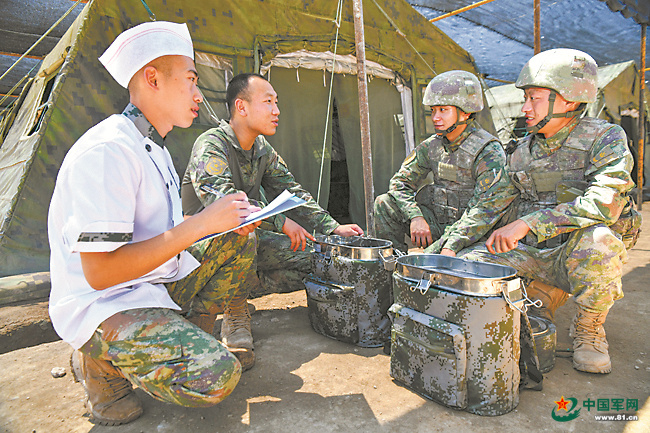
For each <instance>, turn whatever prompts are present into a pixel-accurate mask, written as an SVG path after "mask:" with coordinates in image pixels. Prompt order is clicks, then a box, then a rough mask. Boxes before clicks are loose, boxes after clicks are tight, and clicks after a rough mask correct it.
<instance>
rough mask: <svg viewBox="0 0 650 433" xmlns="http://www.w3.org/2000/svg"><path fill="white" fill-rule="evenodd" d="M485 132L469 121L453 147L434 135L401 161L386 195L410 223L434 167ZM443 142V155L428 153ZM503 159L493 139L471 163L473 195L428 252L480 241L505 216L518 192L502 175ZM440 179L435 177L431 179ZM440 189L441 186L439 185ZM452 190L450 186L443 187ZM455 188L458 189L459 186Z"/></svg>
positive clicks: (501, 148) (455, 250) (499, 145)
mask: <svg viewBox="0 0 650 433" xmlns="http://www.w3.org/2000/svg"><path fill="white" fill-rule="evenodd" d="M479 131H480V132H484V130H483V129H482V128H481V127H480V126H479V125H478V123H477V122H476V121H474V120H470V122H469V123H468V124H467V128H465V131H463V133H462V134H461V135H460V136H459V137H458V138H457V139H456V140H454V142H453V143H449V142H448V141H447V140H446V139H441V138H440V137H439V136H437V135H434V136H432V137H430V138H428V139H427V140H425V141H423V142H422V143H421V144H420V145H419V146H417V147H416V148H415V150H414V151H413V152H412V153H411V154H410V155H409V156H408V157H407V158H406V159H405V160H404V162H403V163H402V166H401V167H400V169H399V171H398V172H397V173H395V175H394V176H393V177H392V179H391V180H390V184H389V190H388V194H390V195H391V196H393V198H394V199H395V200H396V201H397V203H398V206H400V208H401V210H402V213H403V214H404V215H405V216H406V217H407V218H408V219H409V220H412V219H413V218H415V217H418V216H422V211H421V210H420V208H419V206H418V203H417V202H416V200H415V196H416V192H417V190H418V187H419V186H420V185H421V184H422V183H423V182H424V181H425V179H426V178H427V176H428V175H429V173H430V172H432V168H433V167H439V163H444V162H445V161H439V160H437V159H436V160H432V157H434V158H437V157H436V156H435V155H439V156H440V158H441V159H444V158H446V157H447V156H449V154H453V153H454V152H457V151H458V149H459V148H460V146H461V145H462V143H463V142H464V141H465V140H467V139H468V137H470V135H471V134H473V133H478V132H479ZM441 141H442V146H444V151H443V152H442V154H439V153H436V152H430V148H431V147H432V146H436V147H437V146H438V145H439V143H440V142H441ZM505 164H506V155H505V152H504V150H503V147H502V146H501V144H500V143H499V141H498V140H497V139H496V138H495V139H494V140H492V141H490V142H489V143H488V144H487V145H486V146H485V147H484V148H483V149H482V150H481V151H480V152H479V153H478V155H477V156H476V157H475V159H474V160H473V161H471V164H470V165H471V168H470V170H469V171H470V175H469V177H471V184H472V185H473V194H472V195H471V198H470V199H469V201H468V203H467V208H466V209H465V211H464V212H463V214H462V216H461V217H460V219H458V220H457V221H455V222H454V223H453V224H451V225H450V226H448V227H447V228H446V229H445V233H444V234H443V236H442V237H441V238H440V239H439V240H437V241H436V242H435V243H434V244H433V245H432V246H430V247H429V248H427V252H440V250H442V248H448V249H450V250H452V251H454V252H458V251H460V250H461V249H463V248H464V247H466V246H469V245H471V244H473V243H475V242H477V241H478V240H479V239H481V238H482V237H483V236H484V235H485V234H486V233H487V232H488V231H489V230H490V229H491V228H492V227H493V226H494V224H496V223H497V221H498V220H499V219H500V218H501V216H502V215H503V214H504V212H505V210H506V209H507V207H508V205H509V204H510V203H511V202H512V201H513V200H514V198H515V197H516V196H517V190H516V189H515V188H514V187H513V186H512V184H511V183H510V180H509V178H508V176H506V174H505ZM436 178H439V176H437V175H436V176H434V179H436ZM434 183H435V180H434ZM439 186H443V185H439ZM444 186H445V187H446V188H453V185H444ZM458 188H461V186H460V185H458Z"/></svg>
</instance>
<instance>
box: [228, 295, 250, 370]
mask: <svg viewBox="0 0 650 433" xmlns="http://www.w3.org/2000/svg"><path fill="white" fill-rule="evenodd" d="M247 299H248V293H238V294H237V295H235V297H234V298H232V299H231V300H230V303H229V304H228V306H227V307H226V309H225V311H224V313H223V321H222V322H221V342H222V343H223V344H224V345H225V346H226V348H227V349H228V350H229V351H230V352H231V353H232V354H233V355H235V356H236V357H237V359H239V362H240V363H241V366H242V371H246V370H249V369H250V368H252V367H253V365H254V364H255V352H253V335H252V333H251V315H250V311H249V309H248V308H249V307H248V301H247Z"/></svg>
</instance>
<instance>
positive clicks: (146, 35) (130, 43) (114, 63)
mask: <svg viewBox="0 0 650 433" xmlns="http://www.w3.org/2000/svg"><path fill="white" fill-rule="evenodd" d="M162 56H187V57H189V58H191V59H192V60H194V48H193V46H192V38H191V37H190V31H189V29H188V28H187V24H185V23H183V24H178V23H170V22H167V21H154V22H151V23H142V24H139V25H137V26H135V27H132V28H130V29H128V30H125V31H123V32H122V33H120V34H119V35H118V36H117V38H115V40H114V41H113V43H112V44H111V45H110V46H109V47H108V48H107V49H106V51H104V54H102V55H101V57H100V58H99V61H100V62H102V65H104V67H105V68H106V69H107V70H108V72H109V73H110V74H111V76H112V77H113V78H114V79H115V81H117V82H118V83H119V84H120V86H122V87H124V88H126V87H128V85H129V81H131V78H132V77H133V75H134V74H135V73H136V72H138V71H139V70H140V68H142V67H143V66H145V65H146V64H147V63H149V62H150V61H152V60H154V59H157V58H158V57H162Z"/></svg>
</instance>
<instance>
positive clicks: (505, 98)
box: [486, 60, 650, 185]
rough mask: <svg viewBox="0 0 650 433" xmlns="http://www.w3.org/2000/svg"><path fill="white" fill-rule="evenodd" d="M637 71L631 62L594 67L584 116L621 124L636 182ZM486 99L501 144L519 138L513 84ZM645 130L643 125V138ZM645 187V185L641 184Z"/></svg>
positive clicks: (519, 99)
mask: <svg viewBox="0 0 650 433" xmlns="http://www.w3.org/2000/svg"><path fill="white" fill-rule="evenodd" d="M639 87H640V86H639V72H638V68H637V66H636V64H635V63H634V61H632V60H630V61H628V62H622V63H616V64H613V65H608V66H601V67H599V68H598V95H597V99H596V102H594V103H592V104H588V105H587V110H586V115H587V116H591V117H598V118H600V119H604V120H607V121H608V122H611V123H615V124H617V125H621V126H622V127H623V129H625V132H626V134H627V136H628V139H629V142H630V150H631V151H632V153H633V154H634V157H635V168H634V172H633V175H634V178H635V180H636V174H637V173H636V153H637V152H636V149H637V143H638V135H639V130H638V119H639ZM645 94H646V95H645V98H644V100H645V101H646V102H645V104H646V106H645V110H646V119H647V117H648V113H647V111H648V108H647V100H648V89H647V88H646V92H645ZM486 97H487V101H488V105H489V106H490V110H491V111H492V119H493V120H494V126H495V128H496V130H497V133H498V135H499V139H500V140H501V142H502V143H504V144H505V143H508V142H509V141H510V140H511V139H513V138H516V137H522V136H524V135H525V134H526V122H525V117H524V114H523V113H522V112H521V107H522V106H523V105H524V92H523V91H522V90H520V89H517V88H516V87H515V85H514V84H507V85H505V86H496V87H491V88H490V89H489V90H488V91H487V92H486ZM647 136H648V127H647V126H646V137H647ZM644 143H645V147H644V149H645V152H644V174H643V178H644V179H648V175H650V169H649V168H648V163H650V156H648V151H650V146H649V145H648V139H647V138H646V139H645V141H644ZM644 183H645V184H646V185H647V182H644Z"/></svg>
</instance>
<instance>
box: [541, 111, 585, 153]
mask: <svg viewBox="0 0 650 433" xmlns="http://www.w3.org/2000/svg"><path fill="white" fill-rule="evenodd" d="M579 120H580V119H578V117H577V116H576V117H574V118H573V119H572V120H571V122H569V123H568V124H567V125H566V126H564V127H563V128H562V129H560V130H559V131H558V132H556V133H555V134H554V135H552V136H551V137H548V138H544V135H543V134H535V137H534V138H535V139H534V140H532V142H531V144H530V145H531V151H532V150H533V149H532V146H533V145H535V146H536V147H537V149H538V151H539V152H541V153H543V154H550V153H553V152H555V151H556V150H558V149H559V148H560V147H562V144H564V142H565V141H566V139H567V138H568V137H569V134H570V133H571V131H573V129H574V128H575V127H576V125H577V124H578V121H579Z"/></svg>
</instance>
